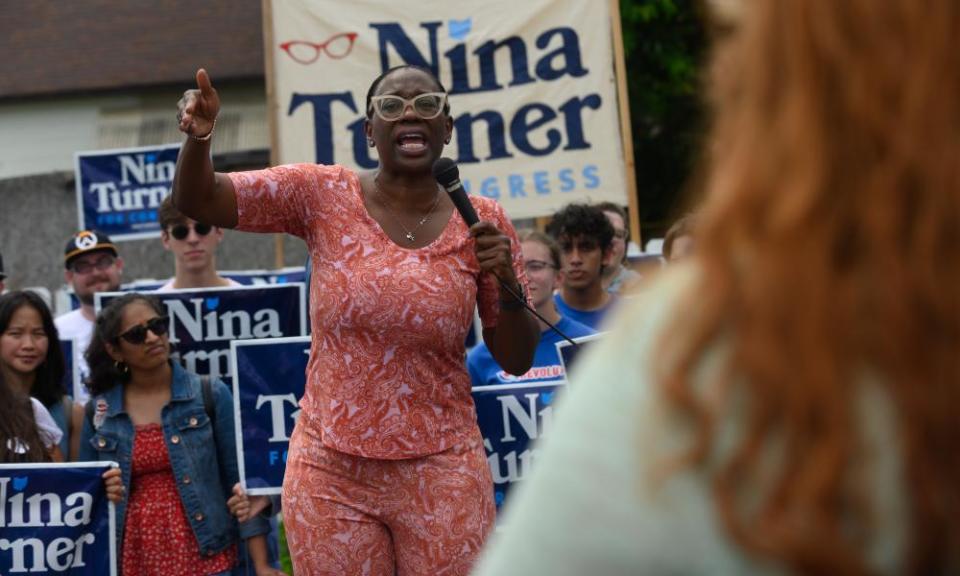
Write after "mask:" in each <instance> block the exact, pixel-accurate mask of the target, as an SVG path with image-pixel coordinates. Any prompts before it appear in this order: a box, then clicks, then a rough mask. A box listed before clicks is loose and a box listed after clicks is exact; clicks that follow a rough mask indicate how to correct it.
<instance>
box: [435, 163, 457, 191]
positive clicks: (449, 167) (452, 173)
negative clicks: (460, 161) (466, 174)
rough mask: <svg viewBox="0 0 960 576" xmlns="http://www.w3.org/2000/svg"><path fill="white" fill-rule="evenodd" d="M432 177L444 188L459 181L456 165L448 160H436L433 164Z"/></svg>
mask: <svg viewBox="0 0 960 576" xmlns="http://www.w3.org/2000/svg"><path fill="white" fill-rule="evenodd" d="M433 177H434V178H436V180H437V182H439V183H440V185H441V186H443V187H444V188H446V187H448V186H450V185H451V184H453V183H454V182H456V181H457V180H459V179H460V169H459V168H457V163H456V162H454V161H453V160H451V159H449V158H438V159H437V161H436V162H434V163H433Z"/></svg>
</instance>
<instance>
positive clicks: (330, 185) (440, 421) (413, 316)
mask: <svg viewBox="0 0 960 576" xmlns="http://www.w3.org/2000/svg"><path fill="white" fill-rule="evenodd" d="M197 86H198V89H196V90H189V91H187V92H186V93H185V94H184V97H183V98H182V99H181V100H180V102H179V111H178V115H177V116H178V120H179V123H180V130H181V131H183V132H184V133H186V134H187V135H188V138H187V139H186V142H185V144H184V146H183V149H182V150H181V152H180V158H179V162H178V165H177V172H176V176H175V179H174V186H173V195H174V202H175V204H176V205H177V207H178V208H179V209H180V210H181V211H182V212H183V213H185V214H187V215H188V216H190V217H191V218H194V219H196V220H198V221H200V222H204V223H207V224H213V225H217V226H223V227H228V228H236V229H238V230H245V231H251V232H286V233H289V234H293V235H295V236H299V237H300V238H303V239H304V240H305V241H306V243H307V246H308V250H309V253H310V259H311V276H312V281H311V286H310V305H311V311H310V314H311V322H312V326H313V342H312V345H311V353H310V362H309V364H308V367H307V386H306V391H305V394H304V397H303V399H302V400H301V402H300V405H301V409H302V412H301V416H300V418H299V419H298V421H297V424H296V427H295V428H294V432H293V436H292V437H291V441H290V451H289V456H288V459H287V468H286V475H285V477H284V486H283V506H284V518H285V522H286V525H287V529H288V538H289V544H290V549H291V555H292V557H293V562H294V569H295V571H296V572H297V573H298V574H360V573H364V574H384V575H387V574H394V573H397V574H466V573H467V572H469V570H470V568H471V566H472V563H473V560H474V558H475V556H476V554H477V552H478V550H479V549H480V546H481V544H482V543H483V540H484V538H485V536H486V534H487V532H488V531H489V530H490V528H491V527H492V526H493V521H494V504H493V484H492V479H491V477H490V471H489V468H488V466H487V461H486V454H485V451H484V448H483V443H482V439H481V437H480V432H479V428H478V427H477V423H476V415H475V413H474V406H473V401H472V398H471V396H470V378H469V376H468V374H467V371H466V368H465V365H464V340H465V337H466V333H467V330H468V329H469V328H470V326H471V323H472V318H473V311H474V307H475V306H477V307H479V311H480V317H481V320H482V322H483V327H484V328H483V338H484V342H485V343H486V344H487V345H488V346H489V348H490V350H491V352H492V353H493V356H494V358H495V359H496V360H497V361H498V362H499V363H500V365H501V366H502V367H503V368H504V369H505V370H507V371H509V372H511V373H514V374H522V373H524V372H525V371H526V370H527V369H528V368H529V367H530V364H531V362H532V359H533V353H534V350H535V348H536V345H537V340H538V334H539V328H538V326H537V323H536V321H535V320H534V319H533V318H532V317H531V316H528V315H527V313H526V312H525V311H524V310H523V308H522V307H521V306H520V304H519V302H517V301H516V300H515V299H514V297H513V295H511V290H512V291H513V292H517V291H518V290H519V291H520V292H525V290H522V288H523V287H524V286H525V278H524V276H523V265H522V260H521V257H520V251H519V250H513V249H512V247H514V246H516V245H517V239H516V233H515V231H514V229H513V227H512V225H511V223H510V220H509V219H508V218H507V216H506V214H505V213H504V212H503V210H502V208H501V207H500V206H499V205H497V204H496V203H495V202H493V201H492V200H488V199H484V198H471V202H472V204H473V206H474V208H475V209H476V211H477V213H478V214H479V217H480V222H478V223H477V224H474V225H473V226H470V227H468V226H467V224H466V223H465V222H464V220H463V219H462V217H460V216H459V215H458V214H457V213H456V212H455V211H454V204H453V202H452V201H451V199H450V198H449V197H448V196H447V194H445V193H444V192H443V191H442V189H441V188H440V187H439V186H438V185H437V183H436V181H435V180H434V178H433V175H432V174H431V168H432V166H433V163H434V162H435V161H436V160H437V159H438V158H439V157H440V154H441V151H442V150H443V146H444V144H446V143H449V141H450V136H451V133H452V130H453V121H452V119H451V117H450V107H449V104H448V102H447V94H446V91H445V90H444V88H443V86H442V85H441V84H440V82H439V81H438V80H437V78H436V77H434V76H433V74H431V73H430V72H429V71H428V70H425V69H422V68H418V67H414V66H401V67H398V68H394V69H390V70H388V71H387V72H385V73H384V74H382V75H381V76H380V77H378V78H376V79H375V80H374V81H373V83H372V84H371V86H370V89H369V92H368V93H367V107H366V115H367V122H366V134H367V139H368V143H369V145H370V146H371V147H376V149H377V153H378V155H379V158H380V166H379V168H378V169H377V170H375V171H372V172H369V173H363V174H360V173H356V172H354V171H352V170H349V169H347V168H344V167H341V166H321V165H314V164H297V165H289V166H280V167H276V168H271V169H268V170H262V171H255V172H242V173H232V174H219V173H215V172H214V170H213V165H212V162H211V160H210V141H211V138H212V137H213V136H214V126H215V120H216V118H217V113H218V111H219V109H220V101H219V98H218V96H217V92H216V91H215V90H214V89H213V87H212V85H211V83H210V79H209V77H208V76H207V73H206V72H205V71H204V70H199V71H198V72H197Z"/></svg>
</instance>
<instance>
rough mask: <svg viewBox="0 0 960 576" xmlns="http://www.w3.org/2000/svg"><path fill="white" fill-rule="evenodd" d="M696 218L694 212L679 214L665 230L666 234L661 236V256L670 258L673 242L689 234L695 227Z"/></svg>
mask: <svg viewBox="0 0 960 576" xmlns="http://www.w3.org/2000/svg"><path fill="white" fill-rule="evenodd" d="M696 223H697V218H696V215H694V214H686V215H684V216H681V217H680V218H679V219H678V220H677V221H676V222H674V223H673V225H672V226H670V228H669V229H668V230H667V234H666V235H665V236H664V237H663V257H664V258H666V259H667V260H669V259H670V255H671V254H673V243H674V242H676V240H677V238H680V237H681V236H691V235H692V234H693V230H694V228H695V227H696Z"/></svg>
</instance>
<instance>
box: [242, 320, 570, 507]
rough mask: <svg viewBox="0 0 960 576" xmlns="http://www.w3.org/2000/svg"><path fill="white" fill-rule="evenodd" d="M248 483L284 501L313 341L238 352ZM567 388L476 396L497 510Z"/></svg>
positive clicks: (488, 390)
mask: <svg viewBox="0 0 960 576" xmlns="http://www.w3.org/2000/svg"><path fill="white" fill-rule="evenodd" d="M230 350H231V360H232V362H233V368H232V371H233V373H234V374H236V378H234V384H233V403H234V410H235V417H234V418H235V421H236V423H237V425H236V429H237V452H238V453H237V461H238V462H239V469H240V479H241V481H242V482H243V483H244V487H245V488H246V490H247V491H248V492H249V493H251V494H279V493H280V491H281V487H282V486H283V472H284V469H285V466H286V460H287V449H288V446H289V443H290V434H291V433H292V432H293V426H294V424H295V423H296V420H297V417H298V416H299V415H300V408H299V403H300V398H302V397H303V392H304V389H305V386H306V368H307V360H308V357H309V354H310V338H309V337H304V338H281V339H269V340H240V341H237V342H234V343H233V344H232V345H231V347H230ZM564 385H565V381H563V380H556V381H551V382H536V383H531V384H503V385H495V386H480V387H475V388H473V400H474V403H475V404H476V407H477V422H478V423H479V425H480V432H481V434H482V436H483V444H484V447H485V448H486V451H487V461H488V463H489V465H490V472H491V473H492V475H493V482H494V490H495V492H494V497H495V499H496V503H497V507H498V508H499V507H500V505H501V504H502V503H503V500H504V498H505V497H506V494H507V492H508V491H509V489H510V486H511V485H512V484H513V483H514V482H518V481H520V480H522V479H523V477H524V476H525V475H526V474H528V473H529V470H530V466H531V464H532V462H533V461H534V460H535V454H536V447H535V446H534V445H532V444H531V442H532V441H533V440H535V439H537V438H540V437H542V436H544V435H545V434H547V433H548V432H549V429H550V424H551V421H552V417H553V402H554V399H555V397H556V394H557V393H558V392H559V391H560V390H562V388H563V386H564Z"/></svg>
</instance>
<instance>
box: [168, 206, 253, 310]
mask: <svg viewBox="0 0 960 576" xmlns="http://www.w3.org/2000/svg"><path fill="white" fill-rule="evenodd" d="M158 216H159V220H160V228H161V232H160V239H161V241H162V242H163V247H164V249H166V250H169V251H170V252H172V253H173V259H174V276H173V278H171V279H170V280H169V281H168V282H167V283H166V284H164V285H163V286H161V287H160V288H158V291H159V292H169V291H170V290H176V289H180V288H214V287H224V286H240V283H239V282H236V281H235V280H231V279H230V278H224V277H222V276H220V275H219V274H218V273H217V248H218V247H219V246H220V242H222V241H223V230H222V229H221V228H218V227H216V226H210V225H209V224H202V223H200V222H197V221H196V220H193V219H192V218H187V217H186V216H184V215H183V214H182V213H180V211H179V210H177V209H176V207H174V205H173V199H172V196H170V195H168V196H167V197H166V198H164V199H163V202H161V203H160V212H159V215H158Z"/></svg>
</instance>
